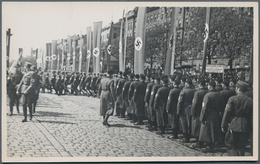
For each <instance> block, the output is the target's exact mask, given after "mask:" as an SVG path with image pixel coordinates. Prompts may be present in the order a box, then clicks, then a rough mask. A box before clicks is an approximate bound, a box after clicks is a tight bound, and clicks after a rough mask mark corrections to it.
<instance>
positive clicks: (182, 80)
mask: <svg viewBox="0 0 260 164" xmlns="http://www.w3.org/2000/svg"><path fill="white" fill-rule="evenodd" d="M185 82H186V77H185V76H183V77H182V78H181V84H180V85H179V87H180V89H181V90H182V89H183V88H184V87H185Z"/></svg>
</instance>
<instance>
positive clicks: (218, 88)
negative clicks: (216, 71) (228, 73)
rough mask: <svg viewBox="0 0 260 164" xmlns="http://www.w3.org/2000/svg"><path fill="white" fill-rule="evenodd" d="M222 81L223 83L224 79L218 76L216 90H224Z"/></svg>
mask: <svg viewBox="0 0 260 164" xmlns="http://www.w3.org/2000/svg"><path fill="white" fill-rule="evenodd" d="M221 83H222V79H221V78H220V77H218V78H217V80H216V91H217V92H220V91H222V90H223V88H222V86H221Z"/></svg>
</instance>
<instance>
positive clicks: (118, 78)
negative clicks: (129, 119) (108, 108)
mask: <svg viewBox="0 0 260 164" xmlns="http://www.w3.org/2000/svg"><path fill="white" fill-rule="evenodd" d="M122 75H123V73H122V71H119V73H118V76H117V77H116V78H115V79H114V81H115V83H114V90H115V92H116V91H117V87H118V83H119V81H120V80H121V79H122V78H123V77H122ZM115 96H116V99H115V116H118V117H120V111H121V108H120V101H121V100H120V97H119V96H120V95H118V94H115Z"/></svg>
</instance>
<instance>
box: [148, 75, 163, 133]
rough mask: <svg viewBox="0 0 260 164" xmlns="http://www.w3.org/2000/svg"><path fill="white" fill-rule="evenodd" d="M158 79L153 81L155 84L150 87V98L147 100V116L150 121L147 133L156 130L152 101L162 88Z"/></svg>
mask: <svg viewBox="0 0 260 164" xmlns="http://www.w3.org/2000/svg"><path fill="white" fill-rule="evenodd" d="M160 80H161V79H160V77H157V78H156V79H155V82H154V85H153V87H152V90H151V96H150V100H149V112H148V113H149V116H148V117H150V119H151V127H150V128H148V130H149V131H152V130H157V122H156V112H155V109H154V100H155V95H156V93H157V91H158V89H159V88H160V87H162V85H161V84H160Z"/></svg>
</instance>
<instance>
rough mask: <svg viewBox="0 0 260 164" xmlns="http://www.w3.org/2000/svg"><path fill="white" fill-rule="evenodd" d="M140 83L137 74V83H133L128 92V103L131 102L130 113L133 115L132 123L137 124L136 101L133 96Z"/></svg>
mask: <svg viewBox="0 0 260 164" xmlns="http://www.w3.org/2000/svg"><path fill="white" fill-rule="evenodd" d="M138 83H139V75H138V74H136V75H135V81H133V82H132V83H131V84H130V86H129V91H128V101H129V113H131V115H132V121H131V123H135V122H136V116H135V113H134V111H135V107H136V106H135V103H134V100H133V95H134V91H135V88H136V86H137V85H138Z"/></svg>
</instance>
